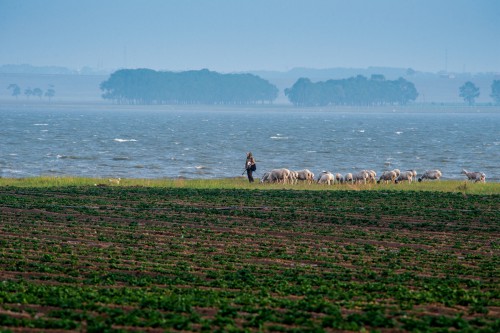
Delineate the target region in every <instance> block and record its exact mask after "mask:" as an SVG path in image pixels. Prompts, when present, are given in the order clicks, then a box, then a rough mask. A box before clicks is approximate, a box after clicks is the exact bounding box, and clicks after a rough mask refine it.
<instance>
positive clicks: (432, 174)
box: [418, 169, 443, 182]
mask: <svg viewBox="0 0 500 333" xmlns="http://www.w3.org/2000/svg"><path fill="white" fill-rule="evenodd" d="M442 175H443V174H442V173H441V171H439V170H437V169H436V170H427V171H426V172H424V174H423V175H422V177H420V178H419V179H418V181H419V182H421V181H422V180H424V179H432V180H439V179H440V178H441V176H442Z"/></svg>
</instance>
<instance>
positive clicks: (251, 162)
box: [245, 156, 255, 183]
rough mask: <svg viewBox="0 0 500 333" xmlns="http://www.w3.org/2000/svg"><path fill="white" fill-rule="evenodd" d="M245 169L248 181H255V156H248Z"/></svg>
mask: <svg viewBox="0 0 500 333" xmlns="http://www.w3.org/2000/svg"><path fill="white" fill-rule="evenodd" d="M245 169H246V170H247V177H248V181H249V182H250V183H253V182H254V180H253V175H252V172H253V171H254V170H255V159H254V158H253V156H249V157H247V160H246V162H245Z"/></svg>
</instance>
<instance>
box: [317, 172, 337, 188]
mask: <svg viewBox="0 0 500 333" xmlns="http://www.w3.org/2000/svg"><path fill="white" fill-rule="evenodd" d="M334 179H335V176H334V175H333V173H331V172H330V171H323V172H321V173H320V175H319V176H318V184H325V183H326V184H328V185H331V184H333V182H334Z"/></svg>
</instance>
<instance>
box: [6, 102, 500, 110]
mask: <svg viewBox="0 0 500 333" xmlns="http://www.w3.org/2000/svg"><path fill="white" fill-rule="evenodd" d="M12 109H15V110H34V109H38V110H43V111H56V110H84V109H96V110H103V111H133V110H148V111H149V110H151V111H182V110H186V111H248V110H254V111H286V112H338V113H349V112H357V113H377V112H378V113H392V112H400V113H500V105H488V104H486V105H485V104H478V105H473V106H468V105H465V104H444V103H443V104H438V103H428V104H423V103H419V104H412V105H406V106H400V105H398V106H391V105H384V106H322V107H319V106H318V107H295V106H293V105H291V104H250V105H211V104H208V105H204V104H162V105H149V104H139V105H130V104H115V103H110V102H106V101H57V100H56V101H52V102H48V101H41V102H40V101H34V100H23V101H20V100H18V101H16V100H12V101H9V100H0V111H8V110H12Z"/></svg>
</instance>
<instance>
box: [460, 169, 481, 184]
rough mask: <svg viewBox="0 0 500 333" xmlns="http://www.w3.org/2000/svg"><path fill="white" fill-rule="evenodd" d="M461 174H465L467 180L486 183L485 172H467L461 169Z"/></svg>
mask: <svg viewBox="0 0 500 333" xmlns="http://www.w3.org/2000/svg"><path fill="white" fill-rule="evenodd" d="M462 174H464V175H466V176H467V180H473V181H474V182H475V183H477V182H483V183H486V174H484V173H483V172H469V171H467V170H465V169H463V170H462Z"/></svg>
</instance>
